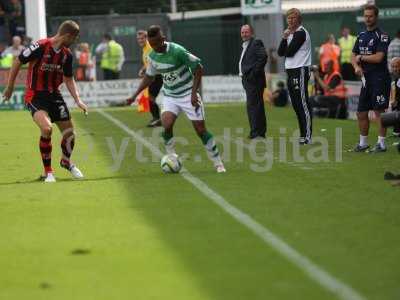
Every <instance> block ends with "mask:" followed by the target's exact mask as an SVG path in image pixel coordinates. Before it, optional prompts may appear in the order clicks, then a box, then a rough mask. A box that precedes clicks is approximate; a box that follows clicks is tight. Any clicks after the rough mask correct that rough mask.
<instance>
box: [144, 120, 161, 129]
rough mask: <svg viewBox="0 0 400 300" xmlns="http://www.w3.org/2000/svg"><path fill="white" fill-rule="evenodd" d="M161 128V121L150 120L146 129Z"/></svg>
mask: <svg viewBox="0 0 400 300" xmlns="http://www.w3.org/2000/svg"><path fill="white" fill-rule="evenodd" d="M159 126H161V120H160V119H152V120H151V121H150V122H149V124H147V127H159Z"/></svg>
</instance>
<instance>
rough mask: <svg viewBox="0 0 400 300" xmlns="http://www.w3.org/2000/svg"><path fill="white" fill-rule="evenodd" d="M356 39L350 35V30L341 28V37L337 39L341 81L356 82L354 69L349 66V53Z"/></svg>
mask: <svg viewBox="0 0 400 300" xmlns="http://www.w3.org/2000/svg"><path fill="white" fill-rule="evenodd" d="M356 39H357V38H356V37H355V36H354V35H351V34H350V29H349V28H348V27H343V29H342V37H341V38H340V39H339V47H340V66H341V72H342V76H343V80H352V81H356V80H357V76H356V74H355V73H354V68H353V66H352V65H351V52H352V50H353V46H354V43H355V42H356Z"/></svg>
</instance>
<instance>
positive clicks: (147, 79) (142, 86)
mask: <svg viewBox="0 0 400 300" xmlns="http://www.w3.org/2000/svg"><path fill="white" fill-rule="evenodd" d="M153 80H154V77H153V76H149V75H148V74H145V75H144V77H143V79H142V81H141V82H140V84H139V87H138V88H137V90H136V92H135V93H134V94H133V96H132V97H130V98H129V99H128V100H127V102H128V103H129V104H130V103H133V102H135V101H136V98H137V96H139V94H140V93H141V92H142V91H143V90H144V89H145V88H147V87H148V86H149V85H150V84H151V83H152V82H153Z"/></svg>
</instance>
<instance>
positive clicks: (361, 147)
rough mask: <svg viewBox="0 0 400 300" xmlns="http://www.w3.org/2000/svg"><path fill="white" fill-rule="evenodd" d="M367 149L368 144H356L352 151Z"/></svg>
mask: <svg viewBox="0 0 400 300" xmlns="http://www.w3.org/2000/svg"><path fill="white" fill-rule="evenodd" d="M368 149H369V145H364V146H361V145H360V144H357V146H355V147H354V149H353V152H365V151H367V150H368Z"/></svg>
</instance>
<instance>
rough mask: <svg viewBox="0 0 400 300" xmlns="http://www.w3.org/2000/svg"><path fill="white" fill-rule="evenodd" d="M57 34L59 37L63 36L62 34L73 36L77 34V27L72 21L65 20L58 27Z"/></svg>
mask: <svg viewBox="0 0 400 300" xmlns="http://www.w3.org/2000/svg"><path fill="white" fill-rule="evenodd" d="M57 33H58V34H59V35H64V34H71V35H73V36H75V35H78V34H79V25H78V23H76V22H74V21H72V20H67V21H64V22H62V23H61V25H60V27H58V31H57Z"/></svg>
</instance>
